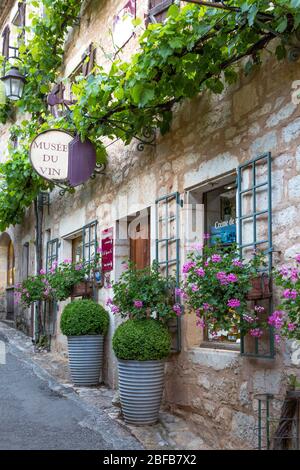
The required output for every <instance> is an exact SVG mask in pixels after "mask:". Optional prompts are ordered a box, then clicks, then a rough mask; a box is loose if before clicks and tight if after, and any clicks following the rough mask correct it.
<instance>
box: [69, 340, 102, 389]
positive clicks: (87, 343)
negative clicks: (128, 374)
mask: <svg viewBox="0 0 300 470" xmlns="http://www.w3.org/2000/svg"><path fill="white" fill-rule="evenodd" d="M103 339H104V337H103V335H84V336H68V351H69V367H70V372H71V377H72V381H73V382H74V384H75V385H83V386H87V385H98V383H99V378H100V373H101V371H102V365H103Z"/></svg>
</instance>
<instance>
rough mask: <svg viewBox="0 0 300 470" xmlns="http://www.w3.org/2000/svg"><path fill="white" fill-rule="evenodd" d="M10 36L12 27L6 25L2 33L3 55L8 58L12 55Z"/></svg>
mask: <svg viewBox="0 0 300 470" xmlns="http://www.w3.org/2000/svg"><path fill="white" fill-rule="evenodd" d="M9 37H10V27H9V26H8V25H6V26H5V28H4V30H3V33H2V55H3V57H5V58H6V59H8V58H9V56H10V51H9V49H10V47H9Z"/></svg>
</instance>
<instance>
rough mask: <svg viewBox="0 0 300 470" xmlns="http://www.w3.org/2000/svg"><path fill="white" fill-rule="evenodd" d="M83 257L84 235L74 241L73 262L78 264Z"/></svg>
mask: <svg viewBox="0 0 300 470" xmlns="http://www.w3.org/2000/svg"><path fill="white" fill-rule="evenodd" d="M82 257H83V253H82V235H80V236H79V237H76V238H74V239H73V240H72V262H73V263H78V262H79V261H81V260H82Z"/></svg>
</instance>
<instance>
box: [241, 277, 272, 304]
mask: <svg viewBox="0 0 300 470" xmlns="http://www.w3.org/2000/svg"><path fill="white" fill-rule="evenodd" d="M271 296H272V292H271V289H270V277H269V276H268V275H267V274H265V273H263V274H261V275H260V276H257V277H253V278H252V279H251V289H250V290H249V292H248V293H247V296H246V298H247V300H261V299H269V298H270V297H271Z"/></svg>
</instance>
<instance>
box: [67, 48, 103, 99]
mask: <svg viewBox="0 0 300 470" xmlns="http://www.w3.org/2000/svg"><path fill="white" fill-rule="evenodd" d="M95 60H96V47H95V45H94V44H93V43H91V44H90V45H89V47H88V48H87V50H86V51H85V52H84V54H83V55H82V58H81V61H80V64H79V65H78V66H77V67H76V68H75V70H73V72H72V73H71V74H70V76H69V78H68V80H69V92H68V93H67V94H68V95H69V96H68V97H69V99H70V101H72V100H73V96H72V85H73V83H75V80H76V77H78V76H79V75H81V74H82V75H83V76H84V77H88V76H89V75H90V74H91V73H92V71H93V68H94V66H95Z"/></svg>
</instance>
